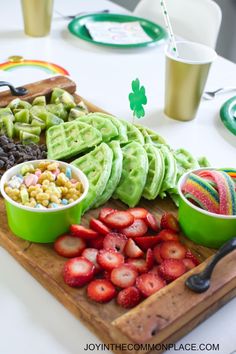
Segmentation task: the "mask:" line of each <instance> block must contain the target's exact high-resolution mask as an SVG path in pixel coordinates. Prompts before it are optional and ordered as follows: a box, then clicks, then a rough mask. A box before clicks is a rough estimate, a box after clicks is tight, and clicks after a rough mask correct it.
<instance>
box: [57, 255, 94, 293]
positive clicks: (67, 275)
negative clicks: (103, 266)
mask: <svg viewBox="0 0 236 354" xmlns="http://www.w3.org/2000/svg"><path fill="white" fill-rule="evenodd" d="M94 271H95V267H94V264H93V263H92V262H90V261H89V260H88V259H86V258H84V257H76V258H72V259H70V260H69V261H67V262H66V263H65V264H64V268H63V278H64V281H65V283H66V284H67V285H69V286H72V287H76V286H83V285H85V284H87V283H88V282H89V281H90V280H92V278H93V276H94Z"/></svg>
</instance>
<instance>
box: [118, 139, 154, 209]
mask: <svg viewBox="0 0 236 354" xmlns="http://www.w3.org/2000/svg"><path fill="white" fill-rule="evenodd" d="M122 153H123V167H122V174H121V179H120V183H119V185H118V187H117V189H116V191H115V193H114V195H113V197H114V198H115V199H120V200H121V201H122V202H123V203H125V204H127V205H128V206H129V207H134V206H135V205H137V204H138V202H139V200H140V198H141V196H142V193H143V189H144V187H145V184H146V179H147V173H148V158H147V153H146V151H145V149H144V148H143V146H142V145H141V144H139V143H136V142H135V141H134V142H132V143H129V144H127V145H125V146H124V147H123V148H122Z"/></svg>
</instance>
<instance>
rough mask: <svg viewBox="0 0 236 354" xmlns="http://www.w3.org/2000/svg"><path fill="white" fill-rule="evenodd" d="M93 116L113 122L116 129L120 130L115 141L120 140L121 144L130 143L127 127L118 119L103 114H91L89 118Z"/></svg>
mask: <svg viewBox="0 0 236 354" xmlns="http://www.w3.org/2000/svg"><path fill="white" fill-rule="evenodd" d="M91 114H92V115H96V116H99V117H102V118H104V119H107V120H109V121H111V122H112V123H113V124H114V125H115V126H116V128H117V130H118V135H117V136H116V138H115V139H116V140H119V142H120V143H121V144H123V143H127V142H128V137H127V131H126V126H125V125H124V124H122V122H121V121H120V120H119V119H118V118H116V117H114V116H111V115H109V114H105V113H101V112H95V113H89V114H88V117H89V116H90V115H91Z"/></svg>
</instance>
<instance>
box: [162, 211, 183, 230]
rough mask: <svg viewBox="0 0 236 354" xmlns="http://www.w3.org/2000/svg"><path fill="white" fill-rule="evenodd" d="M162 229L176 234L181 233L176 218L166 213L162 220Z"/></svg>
mask: <svg viewBox="0 0 236 354" xmlns="http://www.w3.org/2000/svg"><path fill="white" fill-rule="evenodd" d="M161 228H162V229H169V230H173V231H175V232H178V231H179V223H178V220H177V219H176V217H175V216H174V215H173V214H171V213H165V214H163V215H162V218H161Z"/></svg>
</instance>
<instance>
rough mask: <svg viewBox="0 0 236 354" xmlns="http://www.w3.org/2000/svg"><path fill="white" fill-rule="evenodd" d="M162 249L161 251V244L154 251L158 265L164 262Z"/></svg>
mask: <svg viewBox="0 0 236 354" xmlns="http://www.w3.org/2000/svg"><path fill="white" fill-rule="evenodd" d="M160 249H161V244H159V245H157V246H155V247H154V250H153V254H154V258H155V260H156V262H157V263H158V264H161V263H162V262H163V258H162V256H161V252H160Z"/></svg>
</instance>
